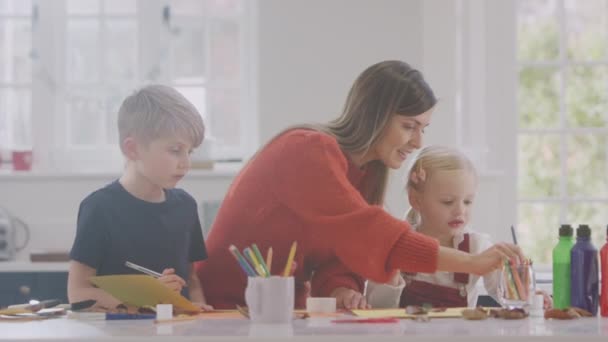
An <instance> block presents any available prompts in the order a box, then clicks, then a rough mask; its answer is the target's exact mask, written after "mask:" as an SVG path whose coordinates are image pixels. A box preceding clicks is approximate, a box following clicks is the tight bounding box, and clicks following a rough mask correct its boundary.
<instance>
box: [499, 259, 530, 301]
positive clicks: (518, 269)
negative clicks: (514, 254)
mask: <svg viewBox="0 0 608 342" xmlns="http://www.w3.org/2000/svg"><path fill="white" fill-rule="evenodd" d="M530 265H532V261H531V260H530V259H526V260H524V261H523V262H521V263H514V262H512V261H505V267H504V268H503V269H502V279H503V286H504V288H503V290H502V291H503V296H504V298H505V299H508V300H516V301H528V298H530V285H531V282H532V281H533V278H532V277H533V275H532V274H531V270H532V268H531V267H530ZM532 295H534V294H533V293H532Z"/></svg>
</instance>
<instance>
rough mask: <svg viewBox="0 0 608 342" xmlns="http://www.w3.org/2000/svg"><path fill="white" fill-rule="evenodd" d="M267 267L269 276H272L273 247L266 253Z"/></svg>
mask: <svg viewBox="0 0 608 342" xmlns="http://www.w3.org/2000/svg"><path fill="white" fill-rule="evenodd" d="M266 267H268V276H269V277H270V276H271V275H272V247H268V252H266Z"/></svg>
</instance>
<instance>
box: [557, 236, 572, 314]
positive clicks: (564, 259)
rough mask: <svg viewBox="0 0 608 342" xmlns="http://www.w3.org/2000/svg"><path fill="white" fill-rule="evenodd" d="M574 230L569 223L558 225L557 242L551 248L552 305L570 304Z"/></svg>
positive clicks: (565, 305) (563, 305)
mask: <svg viewBox="0 0 608 342" xmlns="http://www.w3.org/2000/svg"><path fill="white" fill-rule="evenodd" d="M573 233H574V230H573V229H572V226H571V225H569V224H562V225H561V227H559V242H558V243H557V245H556V246H555V247H554V248H553V306H554V307H555V308H556V309H564V308H567V307H569V306H570V252H571V250H572V246H573V245H574V241H573V239H572V235H573Z"/></svg>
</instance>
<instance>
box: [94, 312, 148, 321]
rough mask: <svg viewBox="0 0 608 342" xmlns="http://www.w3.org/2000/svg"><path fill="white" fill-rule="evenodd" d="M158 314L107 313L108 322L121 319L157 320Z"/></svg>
mask: <svg viewBox="0 0 608 342" xmlns="http://www.w3.org/2000/svg"><path fill="white" fill-rule="evenodd" d="M155 318H156V314H129V313H109V312H108V313H106V320H107V321H115V320H121V319H155Z"/></svg>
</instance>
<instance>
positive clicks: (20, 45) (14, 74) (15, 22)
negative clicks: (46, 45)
mask: <svg viewBox="0 0 608 342" xmlns="http://www.w3.org/2000/svg"><path fill="white" fill-rule="evenodd" d="M0 49H1V50H0V82H20V83H30V82H31V81H32V60H31V58H30V52H31V49H32V26H31V24H30V21H29V20H24V19H2V20H0Z"/></svg>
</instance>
